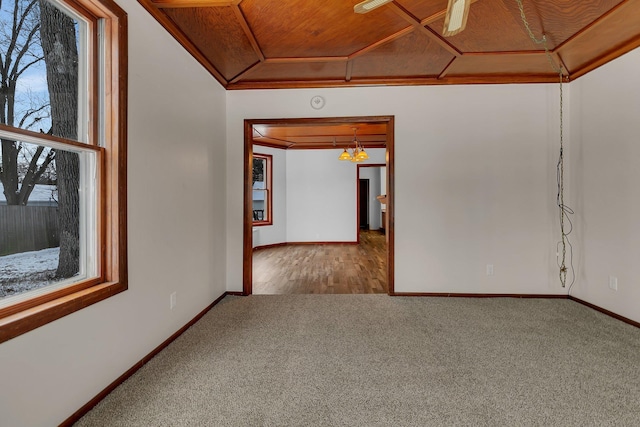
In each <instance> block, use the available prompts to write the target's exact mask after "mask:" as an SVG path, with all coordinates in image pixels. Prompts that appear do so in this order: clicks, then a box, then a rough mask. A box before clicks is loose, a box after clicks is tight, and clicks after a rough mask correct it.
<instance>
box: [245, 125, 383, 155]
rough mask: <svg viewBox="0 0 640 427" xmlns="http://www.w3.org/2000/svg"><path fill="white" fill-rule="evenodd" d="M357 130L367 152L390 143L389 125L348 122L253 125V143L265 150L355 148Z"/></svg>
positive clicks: (359, 139)
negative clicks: (388, 135)
mask: <svg viewBox="0 0 640 427" xmlns="http://www.w3.org/2000/svg"><path fill="white" fill-rule="evenodd" d="M354 130H355V132H356V137H357V139H358V142H359V143H360V144H361V145H362V146H364V147H365V148H366V149H369V148H384V147H386V144H387V123H386V122H383V121H381V122H375V121H370V122H362V121H356V120H354V121H349V120H346V119H345V121H344V122H341V123H336V122H322V121H318V120H316V121H312V122H308V121H306V120H305V119H301V120H297V121H296V120H290V121H289V122H288V123H286V124H284V123H281V122H278V121H277V120H272V121H270V122H269V121H265V123H262V124H259V125H254V126H253V143H254V144H256V145H262V146H266V147H274V148H283V149H292V150H308V149H323V148H353V146H354V144H353V137H354Z"/></svg>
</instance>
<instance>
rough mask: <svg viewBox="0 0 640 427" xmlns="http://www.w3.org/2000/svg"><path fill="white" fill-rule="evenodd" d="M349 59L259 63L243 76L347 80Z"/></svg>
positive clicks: (245, 79) (250, 78) (247, 78)
mask: <svg viewBox="0 0 640 427" xmlns="http://www.w3.org/2000/svg"><path fill="white" fill-rule="evenodd" d="M346 70H347V61H346V59H345V60H343V61H330V62H316V61H309V62H295V61H292V62H278V61H274V62H270V61H269V60H267V61H265V62H263V63H261V64H259V65H258V66H256V67H255V68H253V69H251V70H250V71H248V72H247V73H246V74H245V75H243V76H242V80H241V81H242V82H244V83H247V82H261V81H292V80H294V81H299V80H325V79H328V80H340V81H344V80H345V75H346Z"/></svg>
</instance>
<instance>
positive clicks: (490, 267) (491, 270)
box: [487, 264, 493, 276]
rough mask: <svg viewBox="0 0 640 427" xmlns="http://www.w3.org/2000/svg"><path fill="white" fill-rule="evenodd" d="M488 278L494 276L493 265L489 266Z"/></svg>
mask: <svg viewBox="0 0 640 427" xmlns="http://www.w3.org/2000/svg"><path fill="white" fill-rule="evenodd" d="M487 276H493V264H487Z"/></svg>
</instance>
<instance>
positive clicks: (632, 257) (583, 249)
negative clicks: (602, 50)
mask: <svg viewBox="0 0 640 427" xmlns="http://www.w3.org/2000/svg"><path fill="white" fill-rule="evenodd" d="M638 70H640V49H636V50H634V51H632V52H630V53H628V54H626V55H624V56H622V57H621V58H618V59H616V60H615V61H613V62H610V63H608V64H606V65H604V66H603V67H600V68H598V69H597V70H594V71H592V72H591V73H589V74H587V75H586V76H583V77H581V78H580V79H578V80H576V81H575V82H573V83H571V86H572V88H571V101H572V104H571V114H572V135H573V138H572V143H573V144H572V147H571V148H572V149H573V150H574V152H570V153H569V154H570V159H571V160H572V165H573V170H574V173H573V174H572V176H571V178H572V181H571V182H572V186H573V187H575V188H576V189H577V190H578V191H577V193H576V196H575V208H576V217H577V218H576V222H577V224H576V225H577V227H576V230H575V232H574V233H573V235H572V236H571V237H572V239H573V241H574V243H575V247H576V266H577V268H578V278H577V281H576V283H575V285H574V286H573V288H572V289H571V295H574V296H576V297H577V298H580V299H583V300H585V301H588V302H591V303H593V304H596V305H598V306H600V307H602V308H605V309H607V310H611V311H613V312H615V313H618V314H620V315H622V316H625V317H627V318H630V319H632V320H635V321H637V322H638V321H640V303H639V301H640V263H639V262H638V254H639V253H640V221H639V220H638V218H640V144H639V143H638V142H639V135H640V120H638V117H639V114H640V82H639V81H638ZM609 276H614V277H617V279H618V290H617V291H614V290H612V289H610V288H609Z"/></svg>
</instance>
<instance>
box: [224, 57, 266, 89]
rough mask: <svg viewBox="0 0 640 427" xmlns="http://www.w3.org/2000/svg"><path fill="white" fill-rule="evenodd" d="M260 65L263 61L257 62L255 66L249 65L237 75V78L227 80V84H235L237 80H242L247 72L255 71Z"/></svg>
mask: <svg viewBox="0 0 640 427" xmlns="http://www.w3.org/2000/svg"><path fill="white" fill-rule="evenodd" d="M262 64H264V61H258V62H256V63H255V64H252V65H250V66H249V67H247V68H246V69H245V70H244V71H242V72H241V73H238V75H237V76H235V77H234V78H232V79H231V80H229V84H233V83H237V82H238V81H239V80H241V79H242V78H244V77H245V76H246V75H247V74H248V73H249V72H251V71H253V70H255V69H256V68H257V67H259V66H260V65H262Z"/></svg>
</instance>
